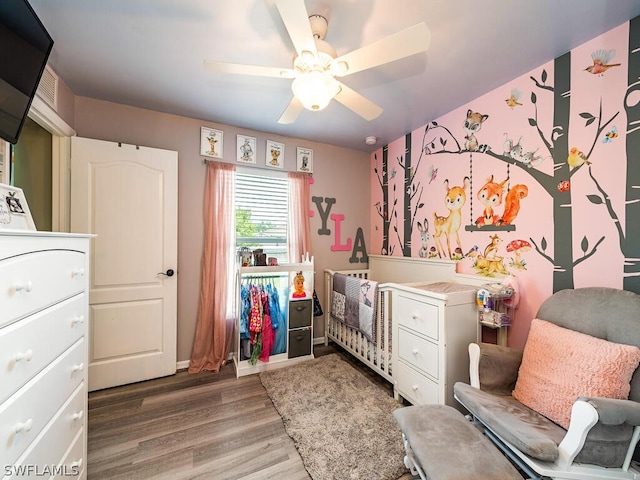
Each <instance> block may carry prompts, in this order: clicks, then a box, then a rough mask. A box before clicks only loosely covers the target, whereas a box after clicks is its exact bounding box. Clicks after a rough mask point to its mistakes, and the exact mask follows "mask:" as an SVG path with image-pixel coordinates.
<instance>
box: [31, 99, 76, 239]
mask: <svg viewBox="0 0 640 480" xmlns="http://www.w3.org/2000/svg"><path fill="white" fill-rule="evenodd" d="M29 118H31V119H32V120H33V121H34V122H36V123H37V124H38V125H40V126H41V127H42V128H44V129H45V130H46V131H48V132H49V133H51V135H52V139H51V170H52V172H51V174H52V179H51V190H52V191H51V222H52V223H51V227H52V230H54V231H58V232H68V231H69V228H70V227H69V212H70V199H69V192H70V188H71V187H70V185H71V168H70V166H71V141H70V139H69V137H73V136H75V135H76V131H75V130H74V129H73V128H71V126H70V125H69V124H68V123H67V122H65V121H64V120H63V119H62V118H61V117H60V115H58V114H57V112H56V111H55V110H54V109H53V108H51V107H50V106H49V105H48V104H47V103H46V102H45V101H44V100H42V99H41V98H40V97H38V96H37V95H36V96H35V97H34V98H33V101H32V102H31V108H30V109H29Z"/></svg>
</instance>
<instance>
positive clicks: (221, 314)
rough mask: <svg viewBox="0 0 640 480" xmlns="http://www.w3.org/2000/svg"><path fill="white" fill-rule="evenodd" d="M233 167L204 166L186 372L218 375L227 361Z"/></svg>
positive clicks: (230, 336) (230, 329)
mask: <svg viewBox="0 0 640 480" xmlns="http://www.w3.org/2000/svg"><path fill="white" fill-rule="evenodd" d="M235 170H236V169H235V165H232V164H228V163H219V162H209V163H207V176H206V185H205V193H204V229H205V231H204V249H203V252H202V287H201V291H200V304H199V306H198V326H197V328H196V337H195V340H194V343H193V351H192V353H191V361H190V362H189V373H197V372H200V371H202V370H209V371H213V372H218V371H219V370H220V367H221V366H222V365H224V364H225V362H226V360H227V358H229V352H230V351H231V345H232V343H233V333H234V328H235V327H234V325H235V322H234V320H233V318H232V315H231V313H230V310H229V308H228V305H229V304H230V301H231V300H232V299H230V298H229V292H230V291H232V290H230V286H231V282H232V281H233V278H234V277H233V275H234V271H233V261H234V252H235V213H234V212H235V208H234V192H235V178H236V173H235Z"/></svg>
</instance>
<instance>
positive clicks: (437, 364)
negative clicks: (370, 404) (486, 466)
mask: <svg viewBox="0 0 640 480" xmlns="http://www.w3.org/2000/svg"><path fill="white" fill-rule="evenodd" d="M476 291H477V287H474V286H470V285H462V284H457V283H449V282H432V283H412V284H401V285H394V287H393V291H392V300H391V302H392V315H393V316H392V318H393V341H392V342H393V363H392V366H393V378H394V381H395V389H396V394H397V395H400V396H402V397H404V398H405V399H406V400H408V401H409V402H411V403H412V404H414V405H423V404H447V405H451V406H454V407H458V404H457V402H456V401H455V400H454V398H453V384H454V383H455V382H457V381H464V382H468V381H469V354H468V346H469V343H471V342H476V341H477V336H478V320H477V315H476V306H475V305H476V303H475V298H476Z"/></svg>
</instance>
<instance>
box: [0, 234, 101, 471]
mask: <svg viewBox="0 0 640 480" xmlns="http://www.w3.org/2000/svg"><path fill="white" fill-rule="evenodd" d="M89 240H90V237H89V236H87V235H74V234H57V233H46V232H28V231H24V232H23V231H20V232H16V231H11V232H10V231H1V230H0V465H2V471H1V472H0V477H1V478H5V479H7V478H20V479H24V478H43V477H44V478H49V477H52V478H86V463H87V381H86V371H87V368H86V367H87V358H88V353H87V352H88V351H87V329H88V323H87V319H88V278H89V276H88V269H89V253H88V250H89Z"/></svg>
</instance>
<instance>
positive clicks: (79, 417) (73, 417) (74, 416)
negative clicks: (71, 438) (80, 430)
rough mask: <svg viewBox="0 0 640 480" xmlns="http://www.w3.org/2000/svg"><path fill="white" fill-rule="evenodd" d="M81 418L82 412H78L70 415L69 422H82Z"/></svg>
mask: <svg viewBox="0 0 640 480" xmlns="http://www.w3.org/2000/svg"><path fill="white" fill-rule="evenodd" d="M82 417H84V410H80V411H79V412H77V413H74V414H73V415H71V420H72V421H74V422H75V421H76V420H82Z"/></svg>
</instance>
